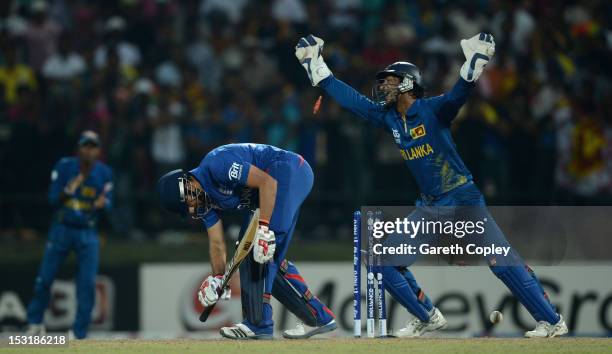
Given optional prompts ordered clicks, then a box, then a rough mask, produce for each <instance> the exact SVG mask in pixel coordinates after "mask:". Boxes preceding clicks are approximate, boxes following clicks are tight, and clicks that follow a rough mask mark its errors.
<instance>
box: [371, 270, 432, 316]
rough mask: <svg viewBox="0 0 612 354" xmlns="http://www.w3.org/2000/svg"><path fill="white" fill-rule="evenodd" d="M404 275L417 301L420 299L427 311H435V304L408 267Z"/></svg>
mask: <svg viewBox="0 0 612 354" xmlns="http://www.w3.org/2000/svg"><path fill="white" fill-rule="evenodd" d="M402 274H403V275H404V278H406V281H407V282H408V285H410V288H411V289H412V291H414V294H415V295H416V297H417V299H419V301H420V302H421V304H423V306H425V309H426V310H427V311H428V312H429V311H431V310H433V307H434V306H433V303H432V302H431V300H430V299H429V297H428V296H427V295H426V294H425V292H424V291H423V289H421V287H420V286H419V284H418V283H417V281H416V278H415V277H414V275H413V274H412V272H411V271H410V270H409V269H408V267H406V268H405V269H403V272H402ZM383 279H384V278H383Z"/></svg>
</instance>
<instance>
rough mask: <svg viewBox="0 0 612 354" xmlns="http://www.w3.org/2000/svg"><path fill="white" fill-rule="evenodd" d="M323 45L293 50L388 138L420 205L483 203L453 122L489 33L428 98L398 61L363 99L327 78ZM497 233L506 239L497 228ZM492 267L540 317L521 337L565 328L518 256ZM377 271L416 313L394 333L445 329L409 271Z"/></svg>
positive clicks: (489, 44)
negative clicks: (446, 84) (447, 86)
mask: <svg viewBox="0 0 612 354" xmlns="http://www.w3.org/2000/svg"><path fill="white" fill-rule="evenodd" d="M323 44H324V42H323V40H321V39H320V38H317V37H315V36H313V35H309V36H308V37H305V38H301V39H300V40H299V42H298V44H297V46H296V48H295V55H296V57H297V58H298V60H299V61H300V63H301V64H302V66H303V67H304V68H305V69H306V72H307V74H308V78H309V79H310V82H311V84H312V85H313V86H318V87H320V88H322V89H323V90H324V91H325V93H326V94H327V95H329V96H331V97H332V98H333V99H334V100H336V101H337V102H338V103H339V104H340V105H341V106H342V107H344V108H346V109H348V110H350V111H351V112H353V113H354V114H356V115H357V116H359V117H361V118H363V119H365V120H366V121H368V122H370V123H372V124H374V125H376V126H380V127H383V128H384V129H385V130H387V131H389V132H390V133H391V134H392V135H393V137H394V139H395V142H396V144H397V146H398V148H399V150H400V153H401V155H402V157H403V158H404V160H405V161H406V164H407V165H408V168H409V169H410V171H411V173H412V175H413V176H414V177H415V179H416V181H417V184H418V186H419V189H420V191H421V198H420V200H418V201H417V206H425V207H429V206H432V207H438V206H475V207H482V208H486V205H485V200H484V197H483V195H482V193H481V192H480V191H479V190H478V188H477V187H476V185H475V184H474V182H473V181H472V174H471V173H470V171H469V170H468V169H467V168H466V166H465V165H464V163H463V161H462V160H461V158H460V157H459V154H458V153H457V150H456V149H455V144H454V142H453V140H452V137H451V132H450V125H451V123H452V121H453V119H454V118H455V116H456V115H457V112H458V111H459V109H460V108H461V106H462V105H463V104H464V103H465V102H466V100H467V99H468V97H469V95H470V93H471V92H472V90H473V89H474V87H475V85H476V81H477V80H478V78H479V77H480V75H481V74H482V72H483V70H484V68H485V66H486V65H487V63H488V62H489V61H490V60H491V58H492V56H493V55H494V53H495V42H494V40H493V36H492V35H490V34H486V33H479V34H477V35H476V36H474V37H472V38H469V39H464V40H462V41H461V43H460V44H461V48H462V50H463V54H464V56H465V59H466V61H465V63H464V64H463V65H462V66H461V69H460V71H459V78H458V80H457V83H456V84H455V85H454V86H453V88H452V89H451V90H450V91H449V92H447V93H445V94H443V95H440V96H436V97H427V98H425V97H423V94H424V92H423V80H422V78H421V73H420V71H419V68H418V67H416V66H415V65H414V64H411V63H408V62H396V63H393V64H391V65H389V66H387V67H386V68H385V69H384V70H382V71H380V72H379V73H378V74H377V75H376V79H377V83H376V85H375V86H374V88H373V96H374V97H373V100H371V99H368V98H367V97H365V96H363V95H361V94H360V93H359V92H357V91H356V90H355V89H353V88H352V87H350V86H348V85H347V84H345V83H344V82H342V81H340V80H338V79H337V78H335V77H334V76H333V75H332V73H331V71H330V70H329V68H328V67H327V65H326V64H325V62H324V60H323V57H322V51H323ZM485 210H486V209H485ZM493 223H494V222H493ZM494 226H495V228H497V225H494ZM497 229H498V230H499V228H497ZM499 233H500V235H502V236H503V234H501V231H499ZM504 239H505V238H504ZM489 264H490V266H491V267H490V268H491V270H492V272H493V273H494V274H495V275H496V276H497V277H498V278H499V279H500V280H501V281H502V282H503V283H504V284H505V285H506V286H507V287H508V288H509V289H510V291H511V292H512V294H513V295H514V296H515V297H516V298H517V299H518V300H519V301H520V302H521V303H522V304H523V305H524V306H525V307H526V309H527V310H528V311H529V313H530V314H531V315H532V316H533V318H534V319H535V320H536V321H537V325H536V327H535V329H534V330H532V331H528V332H526V333H525V336H526V337H555V336H559V335H563V334H566V333H567V331H568V330H567V326H566V324H565V321H564V320H563V317H562V316H561V315H560V314H558V313H557V312H556V309H555V308H554V306H553V305H552V304H551V303H550V301H549V300H548V296H547V294H546V293H545V292H544V290H543V288H542V286H541V284H540V282H539V280H538V279H537V278H536V276H535V274H534V273H533V271H532V270H531V269H530V268H529V267H528V266H527V265H525V264H524V262H523V261H522V260H520V261H519V263H517V264H514V265H505V266H500V265H497V266H496V265H495V264H493V263H489ZM382 268H383V270H382V272H383V279H384V282H385V285H386V289H387V290H388V291H389V292H390V293H391V295H392V296H393V297H394V298H395V299H396V300H397V301H398V302H399V303H400V304H402V305H403V306H404V307H405V308H406V309H407V310H408V311H409V312H410V313H411V314H413V315H414V316H415V318H414V319H413V320H412V321H410V322H408V323H407V325H406V327H405V328H402V329H400V330H399V331H398V332H397V335H398V336H400V337H418V336H420V335H422V334H424V333H426V332H431V331H435V330H438V329H442V328H443V327H445V326H446V319H445V318H444V316H443V315H442V313H441V312H440V310H438V309H437V308H436V307H434V306H433V304H432V302H431V300H430V299H429V298H428V297H427V296H426V295H425V293H424V292H423V291H422V289H421V288H420V286H419V285H418V284H417V281H416V279H415V278H414V276H413V275H412V273H411V272H410V271H409V270H408V268H406V267H404V268H399V267H390V266H387V267H382Z"/></svg>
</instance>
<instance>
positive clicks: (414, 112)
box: [319, 76, 474, 197]
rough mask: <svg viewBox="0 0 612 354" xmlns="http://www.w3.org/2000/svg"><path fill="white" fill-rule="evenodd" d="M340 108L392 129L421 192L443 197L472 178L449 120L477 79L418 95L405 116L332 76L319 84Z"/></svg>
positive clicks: (458, 82)
mask: <svg viewBox="0 0 612 354" xmlns="http://www.w3.org/2000/svg"><path fill="white" fill-rule="evenodd" d="M319 86H320V87H321V88H323V90H325V92H326V93H327V94H328V95H330V96H331V97H333V98H334V99H335V100H336V101H337V102H338V103H339V104H340V105H341V106H342V107H344V108H346V109H348V110H350V111H351V112H353V113H355V114H356V115H358V116H359V117H361V118H363V119H365V120H367V121H369V122H371V123H373V124H375V125H377V126H382V127H384V128H385V129H386V130H387V131H389V132H390V133H391V134H392V135H393V138H394V139H395V143H396V144H397V147H398V148H399V152H400V154H401V156H402V158H403V159H404V160H405V161H406V164H407V165H408V168H409V169H410V171H411V173H412V175H413V176H414V177H415V179H416V181H417V184H418V186H419V188H420V190H421V192H422V193H424V194H426V195H429V196H434V197H435V196H439V195H441V194H444V193H446V192H448V191H450V190H452V189H454V188H456V187H458V186H461V185H463V184H465V183H467V182H469V181H471V180H472V174H471V173H470V171H469V170H468V169H467V168H466V167H465V165H464V164H463V161H462V160H461V158H460V157H459V154H458V153H457V150H456V148H455V143H454V142H453V139H452V137H451V132H450V123H451V121H452V120H453V118H454V117H455V116H456V115H457V112H458V111H459V108H461V106H462V105H463V104H464V103H465V101H466V100H467V97H468V96H469V94H470V92H471V89H472V88H473V87H474V84H473V83H469V82H467V81H465V80H463V79H461V78H459V80H458V81H457V83H456V84H455V86H454V87H453V88H452V89H451V90H450V91H449V92H447V93H445V94H443V95H440V96H436V97H428V98H421V99H417V100H416V101H415V102H414V103H413V104H412V106H411V107H410V108H409V109H408V111H407V112H406V113H405V114H404V115H402V114H400V113H399V112H397V110H396V109H395V107H394V106H393V107H390V108H389V107H385V106H383V105H381V104H377V103H374V102H373V101H372V100H370V99H369V98H367V97H365V96H364V95H362V94H360V93H359V92H357V91H356V90H355V89H353V88H352V87H350V86H348V85H347V84H345V83H344V82H342V81H340V80H338V79H336V78H335V77H333V76H330V77H328V78H326V79H325V80H323V81H321V83H320V84H319Z"/></svg>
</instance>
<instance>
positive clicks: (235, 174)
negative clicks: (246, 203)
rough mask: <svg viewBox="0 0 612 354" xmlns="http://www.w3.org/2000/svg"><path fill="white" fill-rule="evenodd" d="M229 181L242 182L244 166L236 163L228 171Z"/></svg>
mask: <svg viewBox="0 0 612 354" xmlns="http://www.w3.org/2000/svg"><path fill="white" fill-rule="evenodd" d="M228 175H229V179H230V181H231V180H234V179H235V180H240V176H242V165H241V164H239V163H237V162H234V163H232V166H231V167H230V169H229V171H228Z"/></svg>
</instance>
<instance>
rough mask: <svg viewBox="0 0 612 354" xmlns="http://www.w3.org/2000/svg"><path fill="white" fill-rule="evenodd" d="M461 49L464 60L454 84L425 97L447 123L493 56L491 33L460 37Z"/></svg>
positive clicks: (453, 116) (493, 43)
mask: <svg viewBox="0 0 612 354" xmlns="http://www.w3.org/2000/svg"><path fill="white" fill-rule="evenodd" d="M461 49H462V50H463V55H464V56H465V62H464V63H463V65H462V66H461V70H460V71H459V80H457V83H456V84H455V86H453V88H452V89H451V90H450V91H448V92H446V93H445V94H443V95H440V96H436V97H430V98H427V99H426V100H427V101H428V102H429V104H430V106H431V107H432V109H433V110H434V113H435V114H436V116H437V117H438V118H439V119H440V120H442V121H445V122H447V123H450V122H451V121H452V120H453V119H454V118H455V116H456V115H457V112H458V111H459V109H460V108H461V106H463V104H465V102H466V101H467V99H468V97H469V95H470V93H471V92H472V89H473V88H474V87H475V86H476V85H475V82H476V80H478V78H479V77H480V75H481V74H482V72H483V70H484V68H485V66H486V65H487V64H488V63H489V61H490V60H491V58H493V55H494V54H495V41H494V40H493V36H492V35H490V34H487V33H482V32H481V33H479V34H477V35H475V36H474V37H472V38H470V39H462V40H461Z"/></svg>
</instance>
